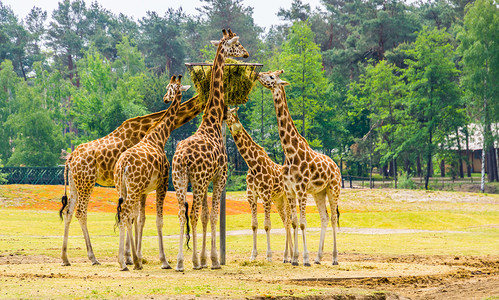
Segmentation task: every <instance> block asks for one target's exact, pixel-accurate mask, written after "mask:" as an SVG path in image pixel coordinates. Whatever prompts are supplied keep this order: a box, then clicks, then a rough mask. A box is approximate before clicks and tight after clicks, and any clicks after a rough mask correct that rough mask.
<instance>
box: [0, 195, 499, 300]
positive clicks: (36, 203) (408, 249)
mask: <svg viewBox="0 0 499 300" xmlns="http://www.w3.org/2000/svg"><path fill="white" fill-rule="evenodd" d="M61 191H62V188H61V187H58V188H52V187H51V188H44V187H42V186H39V187H32V186H11V187H10V188H9V187H6V186H0V227H1V228H2V234H1V235H0V281H1V282H2V289H1V290H0V298H61V297H62V298H106V299H107V298H121V297H126V298H143V296H144V295H151V296H160V297H164V296H165V295H169V296H171V297H176V296H180V295H182V296H185V297H200V298H205V297H209V296H212V297H231V298H232V297H234V298H244V297H248V296H261V297H278V296H310V295H313V296H320V295H332V294H341V293H344V294H351V293H354V294H371V293H372V290H369V291H367V290H359V289H344V288H330V287H329V288H328V287H313V286H307V285H296V284H293V283H290V282H288V281H285V280H284V281H283V278H284V279H286V278H292V277H293V276H300V277H321V276H322V277H323V276H326V274H327V276H346V277H348V276H354V275H355V276H360V275H362V276H393V275H394V274H396V275H397V276H402V275H404V274H405V275H407V276H409V275H414V274H419V273H421V274H426V273H424V272H437V271H438V270H433V269H432V268H433V266H431V265H417V264H413V265H402V264H382V265H376V264H374V263H372V262H369V261H365V262H358V261H349V260H348V259H346V258H345V257H348V256H351V255H355V254H366V255H385V256H387V255H394V256H398V255H421V256H429V255H450V256H470V255H472V256H490V255H492V256H498V255H499V195H483V194H473V193H462V192H436V191H433V192H426V191H404V190H343V191H342V195H341V200H340V211H341V217H340V221H341V226H342V227H348V228H382V229H414V230H429V231H423V232H420V231H416V232H414V233H403V234H402V233H395V234H359V233H347V232H341V233H339V234H338V249H339V252H340V256H339V261H340V265H339V266H331V265H330V262H331V248H332V242H331V240H332V239H331V231H330V230H329V231H328V234H327V236H326V246H325V251H326V254H325V257H324V258H323V262H324V263H323V264H322V265H320V266H312V267H311V268H305V267H303V266H302V265H300V266H298V267H291V266H290V265H283V264H281V263H280V262H279V261H280V260H281V259H282V251H283V249H284V238H283V235H282V234H276V233H274V234H273V235H272V238H271V243H272V244H271V245H272V250H273V251H274V256H273V258H274V261H273V262H271V263H269V262H266V261H265V260H264V258H265V250H266V238H265V235H263V234H262V235H259V236H258V251H259V255H258V257H257V261H253V262H250V261H249V260H248V258H249V256H250V252H251V244H252V237H251V235H228V236H227V265H225V266H224V267H223V268H222V269H221V270H200V271H194V270H192V269H191V255H192V252H190V251H185V252H184V253H185V258H186V261H185V268H186V270H185V272H183V273H178V272H175V271H172V270H161V269H160V268H159V266H160V264H159V260H158V245H157V239H156V228H155V222H154V219H155V216H154V209H153V207H154V205H153V204H154V199H149V200H148V206H149V209H148V214H147V221H146V227H145V231H144V235H145V237H144V245H143V254H144V257H145V258H146V259H147V261H148V263H147V264H145V265H144V270H142V271H130V272H120V271H119V270H118V269H119V267H118V264H117V258H116V256H117V248H118V232H115V231H114V230H113V226H114V222H115V219H114V213H113V212H108V208H106V206H105V205H98V204H99V201H101V202H106V201H108V200H107V199H108V198H107V197H106V195H107V196H109V195H108V194H107V193H112V191H110V189H106V190H101V188H100V189H99V188H98V189H96V193H97V196H98V197H96V198H94V197H93V198H92V199H94V200H92V201H94V202H93V204H92V205H91V207H90V212H89V215H88V228H89V232H90V236H91V239H92V244H93V247H94V250H95V254H96V256H97V258H98V259H99V260H100V261H101V263H102V265H101V266H91V265H90V263H89V261H88V259H87V258H86V248H85V242H84V239H83V237H82V234H81V230H80V228H79V227H80V226H79V224H78V222H77V221H76V220H73V222H72V224H71V228H70V238H69V249H68V256H69V259H70V261H71V262H72V263H73V265H72V266H71V267H62V266H60V265H59V263H60V251H61V244H62V234H63V230H64V223H63V222H61V221H60V219H59V216H58V214H57V209H58V207H57V206H56V205H55V203H57V204H58V203H59V201H60V192H61ZM111 196H112V195H111ZM228 199H230V201H228V206H231V205H235V206H237V210H236V209H234V210H230V211H232V212H233V213H231V214H229V215H228V216H227V230H229V231H232V230H241V229H248V230H249V229H250V223H251V216H250V214H248V213H242V212H243V211H244V209H246V207H247V206H248V204H247V203H246V202H245V194H244V193H241V192H235V193H228ZM151 201H152V202H151ZM43 202H46V203H48V204H49V205H46V206H43V205H42V204H43ZM52 202H54V204H52ZM109 202H110V204H109V207H111V206H112V205H111V204H112V201H111V200H109ZM20 203H21V204H22V205H19V204H20ZM30 205H31V206H32V207H33V208H35V209H26V208H29V207H30ZM20 207H22V208H23V209H20ZM235 211H237V213H234V212H235ZM271 218H272V219H271V220H272V228H282V222H281V220H280V218H279V216H278V214H277V213H272V215H271ZM258 220H259V228H260V229H261V228H262V227H263V214H261V213H260V214H259V215H258ZM307 224H308V227H309V228H314V227H320V218H319V214H318V213H317V212H316V209H315V207H314V206H311V207H310V208H309V210H308V213H307ZM178 229H179V228H178V217H177V216H176V213H175V212H171V213H169V212H167V214H166V215H165V218H164V226H163V232H164V235H165V236H167V237H166V238H165V252H166V256H167V259H169V261H170V264H171V265H172V266H175V263H176V256H177V252H178V239H177V237H176V236H175V235H176V234H178ZM198 230H199V231H198V232H201V226H200V224H199V228H198ZM168 236H171V237H168ZM318 241H319V232H318V231H314V230H310V231H308V234H307V242H308V247H309V250H310V257H311V259H312V260H313V259H314V258H315V254H316V252H317V250H318ZM217 242H218V241H217ZM299 246H300V251H302V250H301V249H302V244H301V238H300V244H299ZM300 262H302V260H301V257H300Z"/></svg>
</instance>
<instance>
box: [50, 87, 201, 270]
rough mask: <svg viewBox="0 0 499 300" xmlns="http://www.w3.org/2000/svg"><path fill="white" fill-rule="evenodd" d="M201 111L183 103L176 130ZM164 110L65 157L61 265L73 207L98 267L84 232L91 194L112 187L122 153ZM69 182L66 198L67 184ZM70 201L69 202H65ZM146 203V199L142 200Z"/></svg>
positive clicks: (196, 104)
mask: <svg viewBox="0 0 499 300" xmlns="http://www.w3.org/2000/svg"><path fill="white" fill-rule="evenodd" d="M202 109H203V104H202V103H201V101H199V99H198V96H195V97H193V98H191V99H189V100H188V101H186V102H184V103H182V105H181V106H180V108H179V110H178V113H177V116H176V128H178V127H180V126H182V125H183V124H185V123H187V122H189V121H190V120H192V119H193V118H194V117H195V116H197V115H198V114H199V113H200V112H201V110H202ZM165 112H166V110H163V111H160V112H156V113H152V114H148V115H145V116H140V117H136V118H132V119H128V120H126V121H125V122H123V124H121V126H119V127H118V128H116V129H115V130H114V131H113V132H111V133H110V134H108V135H106V136H104V137H102V138H99V139H97V140H93V141H90V142H87V143H84V144H81V145H79V146H78V147H76V149H75V150H74V151H73V152H72V153H71V154H70V155H69V156H68V158H67V160H66V163H65V170H64V195H63V197H62V208H61V209H60V211H59V214H60V217H61V218H63V216H64V238H63V244H62V253H61V258H62V265H63V266H69V265H71V263H70V262H69V260H68V256H67V248H68V237H69V225H70V224H71V219H72V217H73V213H74V210H75V208H76V214H75V216H76V218H77V219H78V221H79V223H80V227H81V229H82V232H83V237H84V238H85V244H86V248H87V255H88V258H89V259H90V260H91V262H92V264H93V265H99V264H100V263H99V261H98V260H97V259H96V257H95V255H94V251H93V249H92V244H91V242H90V235H89V233H88V229H87V209H88V202H89V200H90V195H91V194H92V191H93V189H94V186H95V184H96V183H98V184H99V185H101V186H113V185H114V179H113V176H114V174H113V170H114V165H115V163H116V161H117V160H118V157H119V156H120V154H121V153H123V152H124V151H125V150H126V149H128V148H130V147H132V146H134V145H135V144H137V143H138V142H139V141H140V140H141V139H142V138H143V137H144V135H145V134H146V132H147V131H148V130H149V128H151V126H152V125H153V124H154V123H155V122H157V121H158V120H159V119H160V118H161V117H162V116H163V115H164V114H165ZM68 181H69V190H70V193H69V199H68V196H67V188H66V184H67V183H68ZM68 200H69V201H68ZM144 200H145V199H144ZM127 257H128V258H127V259H128V261H129V263H130V264H131V257H130V256H129V252H127Z"/></svg>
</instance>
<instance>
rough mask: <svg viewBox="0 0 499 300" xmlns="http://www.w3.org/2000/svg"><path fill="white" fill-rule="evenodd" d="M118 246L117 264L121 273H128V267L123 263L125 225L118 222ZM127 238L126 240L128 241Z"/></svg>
mask: <svg viewBox="0 0 499 300" xmlns="http://www.w3.org/2000/svg"><path fill="white" fill-rule="evenodd" d="M120 223H121V224H120V226H119V227H120V245H119V251H118V263H119V264H120V268H121V271H128V267H127V266H126V265H127V264H126V261H125V253H124V252H125V236H126V228H125V225H124V224H123V223H122V222H120ZM128 239H129V238H127V240H128Z"/></svg>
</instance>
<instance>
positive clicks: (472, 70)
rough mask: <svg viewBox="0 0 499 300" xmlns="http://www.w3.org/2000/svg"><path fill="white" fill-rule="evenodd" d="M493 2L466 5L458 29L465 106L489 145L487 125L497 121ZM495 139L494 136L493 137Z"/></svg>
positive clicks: (498, 42) (497, 39) (498, 71)
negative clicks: (483, 129)
mask: <svg viewBox="0 0 499 300" xmlns="http://www.w3.org/2000/svg"><path fill="white" fill-rule="evenodd" d="M497 5H498V3H497V1H494V0H477V1H475V2H473V3H470V5H469V6H467V12H466V15H465V17H464V25H463V27H462V28H460V30H459V34H458V40H459V41H460V42H461V44H460V45H459V47H458V52H459V53H460V54H461V55H462V61H461V64H462V66H463V76H462V81H461V82H462V86H463V87H464V89H465V95H466V100H467V104H468V107H469V109H470V111H471V112H472V113H473V114H477V115H478V117H477V118H476V120H477V121H479V122H480V123H482V124H483V125H484V126H485V138H486V141H485V142H486V143H487V144H488V145H491V144H492V143H493V137H492V133H491V132H490V124H491V123H494V122H499V82H498V80H499V54H498V53H499V8H498V6H497ZM496 140H497V137H496Z"/></svg>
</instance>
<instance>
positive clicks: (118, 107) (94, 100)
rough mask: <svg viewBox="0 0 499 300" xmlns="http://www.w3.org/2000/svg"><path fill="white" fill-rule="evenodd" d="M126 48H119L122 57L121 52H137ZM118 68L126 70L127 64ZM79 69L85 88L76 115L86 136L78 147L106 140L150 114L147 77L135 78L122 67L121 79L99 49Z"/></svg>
mask: <svg viewBox="0 0 499 300" xmlns="http://www.w3.org/2000/svg"><path fill="white" fill-rule="evenodd" d="M125 46H126V44H124V45H122V47H121V46H120V47H118V48H119V52H118V54H122V52H121V51H123V53H126V52H130V51H131V52H133V50H130V49H126V50H125V48H126V47H125ZM135 51H136V50H135ZM132 56H133V55H132ZM122 59H123V60H126V59H127V55H125V54H124V55H123V57H122ZM115 64H116V65H117V66H126V62H124V61H120V60H117V61H116V62H115ZM78 68H79V69H80V77H81V87H80V88H79V89H78V90H77V91H76V92H75V94H74V103H75V107H74V114H75V122H76V123H77V124H78V128H79V129H80V130H81V131H82V133H83V134H81V135H80V137H79V139H78V141H77V143H81V142H86V141H89V140H93V139H96V138H99V137H102V136H105V135H107V134H108V133H109V132H111V131H112V130H114V129H115V128H116V127H118V126H119V125H120V124H121V123H122V122H123V121H125V120H126V119H129V118H133V117H136V116H138V115H143V114H145V113H146V110H145V108H144V105H143V99H144V77H145V75H144V73H136V74H135V75H132V74H131V72H130V70H127V69H126V68H125V69H124V70H123V68H122V67H121V68H119V69H118V70H119V71H120V73H119V74H120V75H119V76H117V75H116V73H115V72H113V70H112V68H111V63H110V62H109V61H108V60H107V59H105V58H104V57H102V55H101V54H100V53H99V52H98V51H97V50H96V49H95V48H90V49H89V50H88V51H87V52H86V54H85V57H84V58H83V59H81V60H80V61H78Z"/></svg>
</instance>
